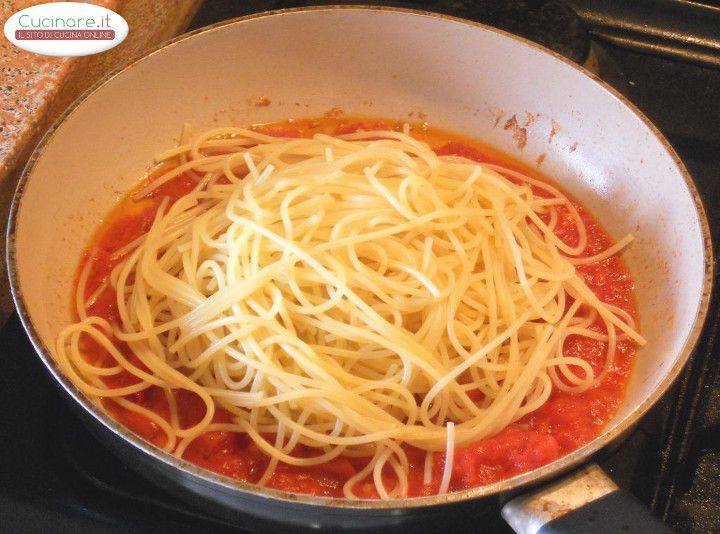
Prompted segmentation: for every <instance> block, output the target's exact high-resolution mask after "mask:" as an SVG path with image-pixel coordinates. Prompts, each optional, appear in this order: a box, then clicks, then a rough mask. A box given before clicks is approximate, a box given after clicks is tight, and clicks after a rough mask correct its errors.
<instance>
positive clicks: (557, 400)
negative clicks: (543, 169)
mask: <svg viewBox="0 0 720 534" xmlns="http://www.w3.org/2000/svg"><path fill="white" fill-rule="evenodd" d="M402 125H403V123H402V122H400V121H393V120H384V119H368V118H355V117H323V118H319V119H302V120H291V121H284V122H279V123H273V124H266V125H259V126H255V127H254V128H255V129H256V130H257V131H260V132H263V133H267V134H269V135H275V136H285V137H308V136H312V135H313V134H315V133H317V132H322V133H327V134H330V135H340V134H344V133H352V132H356V131H359V130H364V131H371V130H379V129H395V130H401V128H402ZM411 130H412V134H413V136H415V137H416V138H419V139H422V140H424V141H426V142H428V143H429V144H430V145H431V146H432V147H433V148H434V149H435V150H436V151H437V152H438V153H439V154H445V155H460V156H464V157H467V158H470V159H473V160H475V161H479V162H484V163H497V164H501V165H503V166H505V167H509V168H513V169H515V170H519V171H521V172H524V173H525V174H527V175H529V176H532V177H534V178H538V179H540V180H543V181H545V182H548V183H550V181H549V180H547V178H545V177H543V176H541V175H540V174H539V173H538V171H537V169H532V168H530V167H527V166H525V165H523V164H521V163H519V162H517V161H515V160H514V159H512V158H510V157H509V156H507V155H505V154H503V153H501V152H499V151H497V150H495V149H492V148H490V147H487V146H485V145H482V144H480V143H478V142H477V141H475V140H473V139H470V138H467V137H464V136H460V135H457V134H453V133H450V132H446V131H443V130H439V129H435V128H430V127H428V126H427V125H425V124H419V123H416V124H412V125H411ZM164 170H167V167H163V168H162V169H159V170H158V172H159V171H164ZM156 174H157V173H153V174H151V175H150V176H149V177H148V179H147V180H146V181H145V182H144V184H146V183H148V182H149V181H151V180H152V179H153V176H154V175H156ZM195 184H196V181H195V180H194V179H193V177H191V176H185V175H181V176H179V177H177V178H175V179H173V180H171V181H170V182H168V183H166V184H164V185H163V186H161V187H160V188H158V189H156V190H155V191H153V193H151V194H150V195H149V196H147V197H145V198H142V199H136V200H134V199H133V198H132V195H128V196H126V197H125V198H124V199H123V200H121V202H120V203H119V204H118V205H117V206H116V207H115V208H114V209H113V210H112V211H111V213H110V214H109V216H108V217H107V219H106V220H105V222H104V223H103V224H102V226H101V228H100V229H99V231H98V233H97V234H96V236H95V238H94V240H93V242H92V243H91V245H90V246H89V247H88V248H87V249H86V251H85V253H84V255H83V257H82V259H81V262H80V266H79V269H78V273H79V272H80V271H81V270H82V268H83V267H84V265H85V264H86V262H87V261H88V260H90V259H92V267H91V271H90V274H89V278H88V280H87V284H86V288H85V298H89V297H90V295H92V294H93V293H95V292H96V290H97V289H98V288H99V287H100V286H101V285H102V284H103V282H104V281H105V280H106V279H107V278H108V276H109V274H110V272H111V271H112V269H113V267H114V266H115V265H116V264H117V263H118V262H119V261H121V259H122V258H116V257H114V256H113V253H114V252H115V251H117V250H118V249H120V248H121V247H123V246H125V245H127V244H128V243H130V242H132V241H133V240H134V239H136V238H137V237H139V236H141V235H142V234H144V233H145V232H146V231H147V230H148V229H149V228H150V226H151V224H152V222H153V218H154V216H155V213H156V211H157V209H158V206H159V205H160V202H161V201H162V199H163V198H164V197H169V198H170V201H171V202H174V201H175V200H177V199H178V198H180V197H181V196H183V195H184V194H186V193H188V192H189V191H190V190H191V189H192V188H193V187H194V185H195ZM139 187H142V184H141V185H140V186H139ZM138 190H139V188H138ZM534 191H535V193H536V194H538V195H546V196H547V193H546V192H545V191H544V190H542V189H540V188H537V187H534ZM575 206H576V208H577V209H578V211H579V213H580V216H581V217H582V219H583V221H584V222H585V225H586V228H587V236H588V241H587V247H586V250H585V252H584V253H583V255H585V256H591V255H594V254H597V253H599V252H602V251H603V250H605V249H606V248H608V247H609V246H611V245H612V244H613V241H612V239H611V238H610V237H609V236H608V235H607V234H606V233H605V231H604V230H603V229H602V227H601V226H600V224H599V223H598V222H597V221H596V220H595V219H594V218H593V217H592V215H591V214H589V213H588V212H587V211H586V210H585V209H584V208H583V207H582V205H580V204H579V203H577V202H575ZM558 212H559V216H558V223H557V227H556V234H557V235H558V236H559V237H560V238H561V239H562V240H563V241H565V242H566V243H567V244H568V245H570V246H574V245H576V244H577V240H578V235H577V230H576V226H575V223H574V221H573V219H572V217H571V216H570V213H569V210H567V208H558ZM578 271H579V272H580V274H581V275H582V277H583V278H584V280H585V281H586V283H587V284H588V286H589V287H590V288H591V289H592V290H593V291H594V293H595V294H596V295H597V296H598V298H600V300H602V301H603V302H606V303H610V304H613V305H615V306H618V307H620V308H622V309H623V310H625V311H627V312H628V313H630V314H631V315H633V316H635V306H634V302H633V282H632V279H631V277H630V274H629V272H628V270H627V268H626V267H625V265H624V264H623V262H622V260H621V259H620V258H619V257H617V256H614V257H611V258H608V259H606V260H603V261H601V262H597V263H594V264H591V265H586V266H579V267H578ZM115 298H116V297H115V292H114V291H113V290H112V288H107V289H105V290H104V291H103V292H102V293H101V294H100V295H99V296H98V298H97V299H96V300H95V302H94V303H93V304H92V305H91V306H89V307H88V310H87V311H88V314H89V315H98V316H101V317H104V318H106V319H107V320H108V321H111V322H118V312H117V306H116V302H115ZM593 327H594V328H596V329H597V330H598V331H600V332H605V327H604V325H603V324H602V322H601V321H599V320H598V322H597V323H596V324H595V325H593ZM115 342H116V345H117V346H118V348H119V349H120V350H121V351H122V352H123V354H124V355H125V356H126V357H128V358H129V359H130V360H131V361H132V362H133V363H134V364H136V365H138V366H139V367H140V368H142V367H143V366H142V364H141V363H140V362H139V361H138V360H137V358H135V357H134V356H133V354H132V352H131V351H130V350H129V348H128V347H127V346H126V345H124V344H123V343H121V342H119V341H117V340H115ZM82 349H83V353H84V354H85V355H86V357H87V359H88V360H89V361H91V362H93V363H94V364H96V365H103V364H104V363H106V364H107V365H110V364H111V363H112V360H111V358H110V356H109V355H108V354H107V353H105V351H104V349H102V348H101V347H100V346H99V345H98V344H96V343H95V342H93V341H92V340H90V339H87V338H85V339H83V340H82ZM605 351H606V344H605V343H604V342H602V341H595V340H590V339H588V338H583V337H579V336H569V337H568V339H567V340H566V342H565V346H564V352H565V354H566V355H569V356H570V355H572V356H577V357H580V358H583V359H584V360H586V361H587V362H588V363H590V365H591V366H592V367H593V369H594V370H595V372H596V373H599V372H600V371H601V370H602V369H603V366H604V363H605ZM634 355H635V346H634V344H633V343H632V342H629V341H623V340H618V344H617V350H616V355H615V359H614V362H613V364H612V366H611V368H610V371H609V372H608V373H607V374H606V376H605V378H604V380H603V381H602V382H601V383H600V384H599V385H598V386H597V387H595V388H592V389H590V390H588V391H585V392H583V393H579V394H573V393H566V392H562V391H559V390H557V389H554V390H553V393H552V394H551V396H550V399H549V400H548V402H547V403H546V404H545V405H544V406H542V407H541V408H540V409H538V410H536V411H535V412H532V413H531V414H528V415H527V416H525V417H524V418H522V419H521V420H519V421H517V422H515V423H513V424H511V425H510V426H508V427H507V428H505V429H504V430H503V431H502V432H500V433H499V434H497V435H495V436H493V437H491V438H487V439H483V440H481V441H479V442H477V443H473V444H470V445H464V446H461V447H457V448H456V450H455V460H454V464H453V472H452V478H451V485H450V487H451V489H452V490H461V489H465V488H470V487H474V486H480V485H484V484H490V483H493V482H496V481H499V480H503V479H506V478H509V477H512V476H514V475H517V474H520V473H523V472H525V471H529V470H531V469H534V468H537V467H540V466H542V465H544V464H546V463H548V462H551V461H553V460H555V459H557V458H559V457H561V456H563V455H564V454H567V453H568V452H570V451H572V450H574V449H577V448H578V447H580V446H581V445H583V444H585V443H587V442H588V441H590V440H591V439H593V438H594V437H596V436H597V435H598V434H599V433H600V432H601V430H602V428H603V427H604V426H605V425H606V424H607V423H608V421H609V420H610V419H611V417H612V416H613V415H614V414H615V412H616V410H617V409H618V406H619V405H620V403H621V402H622V400H623V398H624V394H625V386H626V384H627V382H628V380H629V377H630V372H631V368H632V363H633V358H634ZM138 381H139V380H138V379H137V378H135V377H134V376H133V375H131V374H129V373H127V372H123V373H120V374H119V375H115V376H113V377H109V378H106V379H105V382H106V385H107V386H109V387H111V388H117V387H122V386H126V385H130V384H134V383H136V382H138ZM174 394H175V398H176V402H177V406H178V415H179V419H180V424H181V426H182V427H183V428H189V427H191V426H192V425H194V424H196V423H197V422H198V421H200V420H201V419H202V417H203V415H204V413H205V407H204V404H203V403H202V402H201V401H200V399H199V398H198V397H197V396H196V395H194V394H192V393H189V392H187V391H184V390H176V391H175V392H174ZM127 398H128V400H131V401H133V402H135V403H137V404H138V405H140V406H143V407H145V408H147V409H149V410H152V411H153V412H155V413H157V414H159V415H161V416H162V417H164V418H166V419H168V420H169V407H168V402H167V399H166V398H165V394H164V392H163V391H162V390H161V389H159V388H157V387H154V386H153V387H150V388H148V389H145V390H143V391H141V392H139V393H136V394H134V395H129V396H128V397H127ZM104 405H105V407H106V409H107V410H108V411H109V412H110V413H111V415H113V417H115V418H116V419H118V420H119V421H120V422H122V423H123V424H124V425H126V426H127V427H129V428H130V429H131V430H133V431H134V432H136V433H137V434H139V435H140V436H142V437H143V438H144V439H146V440H147V441H149V442H151V443H153V444H155V445H158V446H163V445H164V444H165V440H166V436H165V433H164V432H163V431H162V429H161V428H160V427H159V426H158V425H157V424H156V423H155V422H153V421H151V420H150V419H148V418H147V417H145V416H143V415H139V414H137V413H134V412H132V411H130V410H127V409H125V408H123V407H121V406H120V405H119V404H118V403H116V402H115V401H112V400H106V401H105V402H104ZM231 420H232V418H231V415H230V413H229V412H227V411H225V410H223V409H222V408H218V409H217V410H216V414H215V417H214V422H218V423H222V422H226V423H227V422H230V421H231ZM268 438H269V439H271V437H268ZM405 450H406V452H407V454H408V458H409V461H410V466H411V469H410V481H409V482H410V484H409V495H410V496H420V495H432V494H434V493H437V491H438V487H439V484H440V477H441V475H442V471H443V467H444V466H443V464H444V454H435V462H434V465H433V477H432V482H431V483H430V484H429V485H425V484H423V474H424V473H423V470H424V462H425V452H424V451H421V450H418V449H415V448H413V447H410V446H405ZM293 454H294V455H295V456H311V455H313V454H316V453H315V452H314V451H313V450H311V449H309V448H305V447H303V446H298V447H297V448H296V449H295V450H294V451H293ZM183 457H184V458H185V459H186V460H189V461H190V462H193V463H195V464H197V465H199V466H201V467H205V468H207V469H210V470H212V471H215V472H217V473H220V474H223V475H226V476H229V477H232V478H236V479H240V480H245V481H249V482H256V481H257V480H258V479H259V478H260V477H261V476H262V474H263V472H264V470H265V467H266V466H267V464H268V457H267V456H266V455H265V454H264V453H262V452H261V451H260V450H259V449H258V447H257V446H256V445H255V444H254V443H253V442H252V440H251V439H249V438H248V437H247V436H246V435H244V434H240V433H235V432H228V431H212V432H205V433H204V434H202V435H201V436H199V437H198V438H197V439H195V440H194V441H193V442H192V443H191V444H190V445H189V446H188V448H187V449H186V451H185V452H184V455H183ZM367 461H368V459H363V458H361V459H355V458H345V457H340V458H336V459H335V460H332V461H330V462H327V463H325V464H322V465H320V466H315V467H295V466H290V465H286V464H283V463H280V464H279V465H278V467H277V469H276V470H275V473H274V474H273V475H272V477H270V479H269V481H268V482H267V483H266V485H267V486H269V487H273V488H277V489H281V490H286V491H291V492H296V493H307V494H313V495H324V496H334V497H342V488H343V485H344V483H345V482H346V481H347V480H348V479H349V478H350V477H352V476H353V475H354V474H355V473H357V472H358V471H359V470H361V469H362V468H363V467H364V465H365V464H366V462H367ZM383 476H384V477H387V479H388V483H387V484H386V487H392V485H393V482H392V480H393V479H392V476H391V474H390V473H389V472H388V473H384V474H383ZM354 492H355V494H356V495H357V496H358V497H366V498H377V497H378V495H377V492H376V490H375V485H374V483H373V482H372V480H371V479H368V480H365V481H361V482H359V483H358V484H356V486H355V488H354Z"/></svg>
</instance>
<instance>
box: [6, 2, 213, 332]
mask: <svg viewBox="0 0 720 534" xmlns="http://www.w3.org/2000/svg"><path fill="white" fill-rule="evenodd" d="M44 1H45V0H42V1H41V0H0V25H4V24H5V21H6V20H7V19H8V17H10V16H11V15H12V14H13V13H15V12H17V11H19V10H21V9H24V8H26V7H29V6H31V5H35V4H39V3H44ZM87 3H93V4H97V5H101V6H104V7H107V8H109V9H112V10H113V11H116V12H118V13H120V14H121V15H122V16H123V17H124V18H125V19H126V20H127V21H128V24H129V26H130V32H129V34H128V37H127V39H125V41H123V43H122V44H121V45H119V46H117V47H116V48H113V49H112V50H109V51H107V52H104V53H101V54H97V55H94V56H86V57H79V58H63V57H49V56H40V55H37V54H32V53H30V52H25V51H24V50H20V49H19V48H17V47H15V46H13V45H12V44H11V43H9V42H8V41H7V39H5V36H4V35H3V36H0V230H1V231H2V239H0V269H2V273H1V274H0V324H2V323H3V322H4V321H5V319H6V318H7V316H8V314H9V312H10V311H11V309H12V304H11V302H10V299H9V296H8V288H7V277H6V274H5V238H4V236H5V223H6V219H7V211H8V208H9V205H10V201H11V198H12V192H13V191H14V187H15V183H16V182H17V177H18V175H19V172H20V170H21V169H22V166H23V165H24V163H25V161H26V160H27V158H28V157H29V155H30V153H31V152H32V149H33V148H34V147H35V145H36V144H37V142H38V140H39V139H40V137H41V136H42V135H43V133H44V132H45V131H46V130H47V128H48V126H50V124H52V122H53V121H54V120H55V119H56V118H57V117H58V115H60V113H62V111H63V110H64V109H65V108H66V107H67V106H68V105H69V104H70V103H71V102H72V101H73V100H74V99H75V98H76V97H77V96H78V95H80V94H81V93H82V92H83V91H84V90H85V89H87V88H88V87H90V86H91V85H92V84H93V83H94V82H95V81H97V80H98V79H100V78H101V77H102V76H103V75H104V74H106V73H107V72H110V71H112V70H114V69H116V68H119V67H121V66H122V65H124V64H126V63H128V62H129V61H130V60H132V59H133V58H135V57H137V56H139V55H141V54H142V53H143V52H145V51H147V50H148V49H150V48H152V47H154V46H156V45H157V44H158V43H161V42H162V41H165V40H167V39H169V38H171V37H173V36H175V35H177V34H178V33H181V32H182V31H184V30H185V28H186V27H187V25H188V24H189V22H190V20H191V19H192V17H193V15H194V14H195V11H196V10H197V8H198V6H199V5H200V3H201V0H163V1H157V0H93V1H90V2H87Z"/></svg>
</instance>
